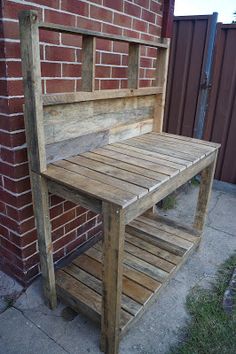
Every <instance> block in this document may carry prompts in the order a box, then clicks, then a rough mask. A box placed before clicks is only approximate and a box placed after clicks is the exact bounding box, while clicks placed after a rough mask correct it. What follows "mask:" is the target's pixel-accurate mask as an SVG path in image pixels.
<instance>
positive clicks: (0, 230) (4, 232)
mask: <svg viewBox="0 0 236 354" xmlns="http://www.w3.org/2000/svg"><path fill="white" fill-rule="evenodd" d="M0 235H1V236H3V237H5V238H9V229H7V228H6V227H4V226H3V225H0Z"/></svg>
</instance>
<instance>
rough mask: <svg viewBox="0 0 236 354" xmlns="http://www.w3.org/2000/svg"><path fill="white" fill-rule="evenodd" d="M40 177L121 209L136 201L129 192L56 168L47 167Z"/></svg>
mask: <svg viewBox="0 0 236 354" xmlns="http://www.w3.org/2000/svg"><path fill="white" fill-rule="evenodd" d="M42 175H44V176H45V177H47V178H49V179H51V180H53V181H56V182H58V183H60V184H63V185H65V186H67V187H73V188H74V190H78V191H79V192H81V193H82V194H84V193H85V194H88V195H89V196H92V197H95V198H97V199H101V200H106V201H110V202H111V203H116V204H117V205H119V206H121V207H126V206H127V205H129V203H132V202H134V201H135V200H136V199H137V197H136V196H134V195H133V194H131V193H129V192H126V191H123V190H121V189H118V188H116V187H112V188H111V187H110V186H109V185H108V184H107V185H105V184H104V183H101V182H98V181H94V180H93V179H89V178H88V177H85V176H82V175H78V174H77V173H75V172H71V171H68V170H65V169H64V168H61V167H58V166H53V165H49V166H48V168H47V170H46V171H45V172H43V173H42Z"/></svg>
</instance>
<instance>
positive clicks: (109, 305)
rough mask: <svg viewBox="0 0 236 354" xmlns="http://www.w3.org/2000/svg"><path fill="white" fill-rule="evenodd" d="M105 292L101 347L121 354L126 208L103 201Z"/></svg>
mask: <svg viewBox="0 0 236 354" xmlns="http://www.w3.org/2000/svg"><path fill="white" fill-rule="evenodd" d="M103 231H104V236H103V296H102V336H101V348H102V349H103V350H104V351H105V352H106V353H108V354H118V351H119V328H120V308H121V294H122V279H123V256H124V238H125V224H124V210H122V209H120V208H119V207H117V206H116V205H114V204H110V203H106V202H103Z"/></svg>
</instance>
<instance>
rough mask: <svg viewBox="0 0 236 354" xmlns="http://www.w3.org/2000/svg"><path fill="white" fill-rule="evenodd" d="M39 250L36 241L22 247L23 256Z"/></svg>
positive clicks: (28, 255)
mask: <svg viewBox="0 0 236 354" xmlns="http://www.w3.org/2000/svg"><path fill="white" fill-rule="evenodd" d="M36 252H37V243H36V242H34V243H32V244H31V245H29V246H27V247H25V248H23V249H22V258H28V257H30V256H32V255H33V254H34V253H36Z"/></svg>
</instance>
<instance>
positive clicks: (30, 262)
mask: <svg viewBox="0 0 236 354" xmlns="http://www.w3.org/2000/svg"><path fill="white" fill-rule="evenodd" d="M23 264H24V268H25V269H29V268H32V267H33V266H35V265H37V264H39V253H35V254H33V255H32V256H31V257H28V258H27V259H24V260H23Z"/></svg>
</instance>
